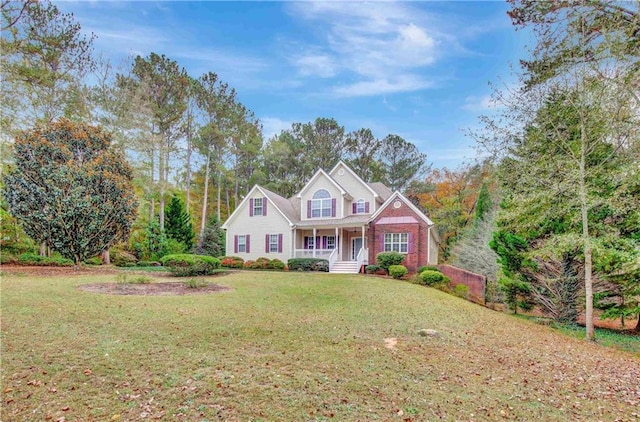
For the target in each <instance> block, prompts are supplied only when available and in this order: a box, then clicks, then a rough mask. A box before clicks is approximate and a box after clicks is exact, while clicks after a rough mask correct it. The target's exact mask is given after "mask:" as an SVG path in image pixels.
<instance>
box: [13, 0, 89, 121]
mask: <svg viewBox="0 0 640 422" xmlns="http://www.w3.org/2000/svg"><path fill="white" fill-rule="evenodd" d="M14 6H15V3H11V2H3V3H2V27H3V28H5V29H3V30H2V33H1V34H2V35H1V38H0V72H1V76H2V84H0V85H1V87H2V88H1V89H2V98H3V100H2V102H0V104H1V110H2V113H1V114H2V122H1V123H2V127H3V131H5V130H6V131H8V133H9V134H11V133H16V131H17V130H20V129H24V128H26V127H28V126H31V125H32V124H33V123H34V122H35V123H44V124H46V123H49V122H52V121H53V120H54V119H57V118H59V117H62V116H65V117H68V118H72V119H77V118H80V119H87V118H88V107H87V101H86V98H85V96H86V89H85V87H84V86H83V83H84V81H83V80H84V77H85V76H86V75H87V74H88V73H89V72H91V71H93V70H94V69H95V61H94V59H93V57H92V52H93V46H92V44H93V39H94V36H93V35H92V36H89V37H86V36H84V35H82V33H81V27H80V24H79V23H77V22H75V19H74V17H73V15H72V14H65V13H61V12H60V11H59V10H58V8H57V7H56V6H55V5H53V4H52V3H50V2H49V1H42V2H25V3H24V5H23V7H14Z"/></svg>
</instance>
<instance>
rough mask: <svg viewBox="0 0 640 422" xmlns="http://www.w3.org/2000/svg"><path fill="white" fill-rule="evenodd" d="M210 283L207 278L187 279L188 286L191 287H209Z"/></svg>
mask: <svg viewBox="0 0 640 422" xmlns="http://www.w3.org/2000/svg"><path fill="white" fill-rule="evenodd" d="M208 285H209V283H208V282H207V281H206V280H200V279H197V278H191V279H189V280H188V281H187V287H188V288H190V289H199V288H201V287H207V286H208Z"/></svg>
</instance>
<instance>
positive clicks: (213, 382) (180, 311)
mask: <svg viewBox="0 0 640 422" xmlns="http://www.w3.org/2000/svg"><path fill="white" fill-rule="evenodd" d="M151 276H152V277H159V276H158V275H153V274H152V275H151ZM156 280H158V281H159V280H161V281H168V280H173V279H170V278H167V277H166V276H165V277H161V278H156ZM109 281H115V274H91V273H88V274H87V273H84V274H81V275H72V276H56V277H44V276H27V275H19V274H18V275H11V274H4V275H3V276H2V284H1V309H2V334H1V335H2V337H1V340H2V379H1V381H2V386H1V387H2V414H1V416H0V420H3V421H23V420H24V421H31V420H34V421H35V420H59V418H61V417H64V418H65V419H66V421H71V420H78V421H92V420H95V421H105V420H121V421H133V420H140V419H145V420H154V419H153V418H160V419H161V420H167V421H170V420H185V421H214V420H230V421H235V420H238V421H249V420H263V421H274V420H282V421H323V420H330V419H333V420H338V421H373V420H382V421H388V420H398V421H406V420H414V421H425V420H438V419H441V420H496V419H503V418H504V419H507V420H509V419H511V420H530V421H534V420H549V421H553V420H556V421H557V420H614V419H619V420H636V419H638V418H640V387H639V385H640V384H639V381H638V380H639V379H640V355H638V354H630V353H626V352H622V351H617V350H614V349H610V348H606V347H602V346H599V345H597V344H589V343H586V342H584V341H582V340H579V339H574V338H571V337H568V336H565V335H562V334H561V333H558V332H555V331H554V330H553V329H551V328H549V327H544V326H541V325H536V324H534V323H532V322H530V321H525V320H520V319H516V318H513V317H510V316H508V315H505V314H501V313H498V312H494V311H491V310H488V309H485V308H482V307H480V306H477V305H474V304H471V303H468V302H465V301H464V300H461V299H458V298H455V297H453V296H449V295H447V294H445V293H442V292H440V291H437V290H434V289H430V288H426V287H421V286H417V285H413V284H409V283H406V282H402V281H396V280H391V279H382V278H375V277H364V276H359V275H353V276H341V275H329V274H301V273H274V272H267V273H261V272H239V273H233V274H230V275H226V276H222V277H216V278H211V279H210V281H211V282H216V283H220V284H223V285H226V286H229V287H232V288H233V289H234V290H232V291H229V292H224V293H214V294H202V295H185V296H117V295H103V294H95V293H87V292H83V291H80V290H78V289H77V286H78V285H80V284H85V283H98V282H109ZM421 328H432V329H435V330H437V331H438V332H439V333H440V336H439V337H437V338H432V337H421V336H419V335H417V331H418V330H419V329H421ZM390 338H394V339H396V341H397V344H396V345H395V347H394V348H392V349H389V348H387V347H385V339H390ZM392 342H393V341H391V343H392Z"/></svg>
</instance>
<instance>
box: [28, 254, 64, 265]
mask: <svg viewBox="0 0 640 422" xmlns="http://www.w3.org/2000/svg"><path fill="white" fill-rule="evenodd" d="M18 263H19V264H21V265H38V266H51V267H70V266H72V265H73V261H72V260H70V259H67V258H62V257H51V258H49V257H47V256H40V255H38V254H36V253H23V254H21V255H20V256H18Z"/></svg>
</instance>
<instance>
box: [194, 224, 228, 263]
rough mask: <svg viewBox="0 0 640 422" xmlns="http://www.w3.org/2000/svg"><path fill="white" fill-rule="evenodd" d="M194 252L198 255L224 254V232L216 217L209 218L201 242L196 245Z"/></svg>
mask: <svg viewBox="0 0 640 422" xmlns="http://www.w3.org/2000/svg"><path fill="white" fill-rule="evenodd" d="M194 252H195V253H197V254H198V255H210V256H223V255H224V253H225V232H224V230H222V228H221V227H220V221H219V220H218V217H217V216H216V215H212V216H211V217H210V218H209V223H208V224H207V226H206V227H205V229H204V233H203V235H202V241H201V242H199V244H198V245H196V247H195V249H194Z"/></svg>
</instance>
